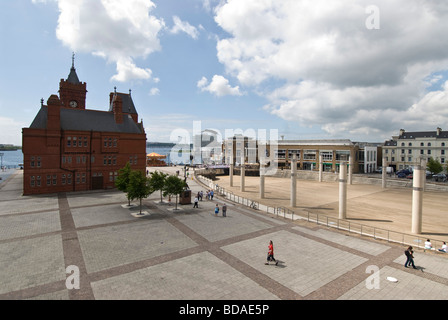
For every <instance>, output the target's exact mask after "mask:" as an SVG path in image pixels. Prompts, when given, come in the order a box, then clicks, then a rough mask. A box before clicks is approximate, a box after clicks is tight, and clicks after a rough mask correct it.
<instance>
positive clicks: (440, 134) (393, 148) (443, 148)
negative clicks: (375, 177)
mask: <svg viewBox="0 0 448 320" xmlns="http://www.w3.org/2000/svg"><path fill="white" fill-rule="evenodd" d="M447 154H448V132H446V131H442V129H441V128H437V129H436V130H435V131H414V132H406V131H405V130H404V129H401V130H400V132H399V135H398V136H393V137H392V139H391V140H389V141H386V142H385V143H384V146H383V156H384V158H385V160H386V162H387V163H388V166H390V167H393V168H394V171H397V170H401V169H406V168H411V167H413V166H414V165H416V164H418V163H420V159H426V160H427V159H429V158H433V159H435V160H438V161H439V162H440V163H441V164H442V165H445V164H446V163H447Z"/></svg>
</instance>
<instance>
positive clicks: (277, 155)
mask: <svg viewBox="0 0 448 320" xmlns="http://www.w3.org/2000/svg"><path fill="white" fill-rule="evenodd" d="M258 147H259V145H258V142H257V141H256V140H255V139H251V138H249V137H243V136H235V137H233V138H230V139H227V140H226V141H225V142H224V143H223V148H224V150H223V152H224V158H225V161H226V164H230V163H232V161H233V164H236V165H238V164H239V163H241V158H242V156H243V155H244V159H245V163H249V164H251V163H259V154H258ZM271 152H273V153H274V154H273V156H274V159H275V160H274V161H276V163H277V167H278V168H279V169H282V168H285V169H290V166H291V161H292V158H293V155H294V154H295V155H297V168H298V169H301V170H312V171H313V170H315V171H318V170H319V164H320V162H319V161H320V156H322V164H323V171H326V172H338V171H339V164H340V162H341V161H347V162H348V161H349V160H350V158H351V161H352V162H353V173H369V172H374V171H375V170H376V169H377V159H378V154H379V153H380V148H379V144H369V143H358V142H352V141H350V140H279V141H278V142H277V145H276V146H275V148H273V147H272V146H271V145H270V144H269V143H268V144H267V145H266V156H269V155H270V154H271Z"/></svg>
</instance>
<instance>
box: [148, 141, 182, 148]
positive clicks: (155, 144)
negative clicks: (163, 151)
mask: <svg viewBox="0 0 448 320" xmlns="http://www.w3.org/2000/svg"><path fill="white" fill-rule="evenodd" d="M174 146H175V144H174V143H171V142H146V147H147V148H151V147H152V148H172V147H174Z"/></svg>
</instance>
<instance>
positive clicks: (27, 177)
mask: <svg viewBox="0 0 448 320" xmlns="http://www.w3.org/2000/svg"><path fill="white" fill-rule="evenodd" d="M86 87H87V86H86V83H85V82H81V81H79V78H78V75H77V73H76V69H75V67H74V59H73V60H72V67H71V69H70V73H69V75H68V77H67V79H65V80H64V79H61V80H60V83H59V96H58V95H56V94H53V95H51V96H50V97H49V99H48V100H47V104H46V105H44V100H43V99H42V101H41V106H40V109H39V111H38V112H37V115H36V117H35V118H34V120H33V122H32V123H31V125H30V126H29V128H23V129H22V146H23V149H22V151H23V160H24V163H23V164H24V174H23V193H24V195H30V194H44V193H56V192H68V191H81V190H83V191H84V190H94V189H109V188H114V187H115V179H116V178H117V176H118V170H119V169H120V168H122V167H124V166H125V165H126V163H127V162H129V163H130V164H131V168H132V169H134V170H142V171H143V172H145V169H146V133H145V130H144V127H143V122H138V113H137V111H136V108H135V106H134V102H133V100H132V97H131V92H130V91H129V94H125V93H119V92H117V91H116V89H114V92H111V93H110V94H109V99H108V100H109V101H108V105H109V111H98V110H91V109H86V94H87V90H86Z"/></svg>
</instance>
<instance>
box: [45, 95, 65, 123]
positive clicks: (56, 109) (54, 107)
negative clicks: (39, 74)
mask: <svg viewBox="0 0 448 320" xmlns="http://www.w3.org/2000/svg"><path fill="white" fill-rule="evenodd" d="M61 107H62V102H61V100H59V97H58V96H57V95H55V94H53V95H51V96H50V98H48V100H47V108H48V112H47V129H48V130H60V129H61Z"/></svg>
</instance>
